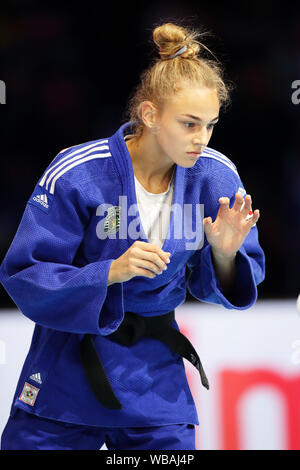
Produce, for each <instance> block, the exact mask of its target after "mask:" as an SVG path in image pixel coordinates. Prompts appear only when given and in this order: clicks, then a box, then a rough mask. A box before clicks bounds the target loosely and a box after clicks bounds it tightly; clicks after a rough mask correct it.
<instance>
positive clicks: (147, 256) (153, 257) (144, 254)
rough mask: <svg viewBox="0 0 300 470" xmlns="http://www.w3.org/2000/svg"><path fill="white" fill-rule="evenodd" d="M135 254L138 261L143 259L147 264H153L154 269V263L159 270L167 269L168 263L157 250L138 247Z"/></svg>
mask: <svg viewBox="0 0 300 470" xmlns="http://www.w3.org/2000/svg"><path fill="white" fill-rule="evenodd" d="M135 255H136V260H137V263H141V261H143V263H144V262H145V264H148V266H150V265H151V266H152V268H151V269H153V268H154V265H156V266H157V267H158V269H159V271H161V270H162V269H166V263H165V261H164V259H162V258H161V256H159V253H157V252H155V251H147V250H143V249H141V248H138V249H137V250H136V251H135ZM149 263H150V264H149ZM135 264H136V263H135Z"/></svg>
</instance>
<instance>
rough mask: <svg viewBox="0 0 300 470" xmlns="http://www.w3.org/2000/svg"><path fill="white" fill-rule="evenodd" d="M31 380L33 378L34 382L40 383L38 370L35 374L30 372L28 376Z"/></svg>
mask: <svg viewBox="0 0 300 470" xmlns="http://www.w3.org/2000/svg"><path fill="white" fill-rule="evenodd" d="M29 378H30V379H31V380H34V381H35V382H37V383H39V384H41V383H42V378H41V374H40V373H39V372H38V373H37V374H32V375H31V376H30V377H29Z"/></svg>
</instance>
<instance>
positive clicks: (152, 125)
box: [140, 101, 158, 133]
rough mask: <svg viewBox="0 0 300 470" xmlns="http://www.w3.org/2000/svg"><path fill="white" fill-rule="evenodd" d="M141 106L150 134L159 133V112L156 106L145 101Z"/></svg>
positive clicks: (144, 121)
mask: <svg viewBox="0 0 300 470" xmlns="http://www.w3.org/2000/svg"><path fill="white" fill-rule="evenodd" d="M140 106H141V108H140V112H141V116H142V120H143V123H144V124H145V126H146V127H147V128H148V129H149V131H150V132H152V133H155V132H156V131H157V119H158V110H157V108H156V106H155V105H154V104H153V103H152V101H143V102H142V103H141V105H140Z"/></svg>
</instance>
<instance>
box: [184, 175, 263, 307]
mask: <svg viewBox="0 0 300 470" xmlns="http://www.w3.org/2000/svg"><path fill="white" fill-rule="evenodd" d="M236 192H240V193H242V194H243V196H245V195H246V191H245V188H244V186H243V183H242V182H241V180H240V178H239V176H238V175H237V174H235V173H234V172H233V171H231V170H229V169H227V168H226V167H225V170H224V171H223V172H222V174H221V175H220V173H218V177H217V175H215V176H213V177H212V181H211V184H210V185H209V186H208V185H207V186H206V188H205V195H204V200H203V201H201V202H202V203H204V216H205V217H209V216H210V217H212V221H213V222H214V220H215V218H216V216H217V213H218V210H219V206H220V203H219V198H220V197H222V196H226V197H228V198H229V199H230V204H229V207H230V208H232V206H233V204H234V201H235V193H236ZM252 199H253V198H252ZM187 266H188V268H189V269H190V273H189V274H188V278H187V288H188V290H189V292H190V293H191V294H192V295H193V296H194V297H195V298H196V299H198V300H202V301H204V302H208V303H214V304H221V305H223V306H224V307H225V308H228V309H238V310H243V309H247V308H250V307H251V306H252V305H253V304H254V303H255V302H256V299H257V285H258V284H259V283H261V282H262V281H263V280H264V277H265V256H264V252H263V250H262V248H261V247H260V245H259V241H258V231H257V227H256V225H254V226H253V227H252V228H251V229H250V232H249V233H248V235H247V237H246V238H245V240H244V243H243V245H242V246H241V247H240V249H239V251H238V253H237V256H236V279H235V285H234V287H233V289H232V291H231V294H230V298H226V297H225V296H224V293H223V291H222V287H221V285H220V283H219V280H218V278H217V276H216V273H215V270H214V266H213V263H212V256H211V246H210V245H209V243H208V241H207V239H206V236H205V234H204V243H203V246H202V248H201V249H200V250H197V251H196V252H195V253H194V254H193V255H192V256H191V258H190V259H189V260H188V263H187Z"/></svg>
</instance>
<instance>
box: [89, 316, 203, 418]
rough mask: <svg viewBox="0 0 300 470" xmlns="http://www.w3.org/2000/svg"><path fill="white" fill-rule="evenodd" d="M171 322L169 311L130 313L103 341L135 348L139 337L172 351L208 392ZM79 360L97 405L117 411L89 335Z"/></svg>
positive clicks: (197, 362) (186, 344)
mask: <svg viewBox="0 0 300 470" xmlns="http://www.w3.org/2000/svg"><path fill="white" fill-rule="evenodd" d="M174 320H175V313H174V310H172V311H171V312H169V313H166V314H165V315H160V316H154V317H143V316H141V315H137V314H136V313H132V312H125V316H124V320H123V322H122V323H121V325H120V326H119V328H118V329H117V330H116V331H115V332H114V333H112V334H110V335H108V336H107V337H108V338H110V339H112V340H115V341H117V342H118V343H120V344H122V345H124V346H130V345H133V344H135V343H136V342H137V341H138V340H139V339H140V338H141V337H142V336H150V337H151V338H154V339H158V340H160V341H162V342H163V343H164V344H166V345H167V346H169V347H170V349H171V350H172V351H174V352H175V353H177V354H179V356H182V357H184V358H185V359H187V360H188V361H190V362H191V363H192V364H193V365H194V366H195V367H196V368H197V369H198V371H199V374H200V378H201V382H202V385H203V386H204V387H206V388H207V389H209V384H208V380H207V377H206V375H205V372H204V370H203V367H202V364H201V361H200V359H199V356H198V354H197V352H196V351H195V349H194V347H193V345H192V344H191V343H190V341H189V340H188V339H187V338H186V336H184V335H183V334H182V333H181V332H180V331H178V330H175V329H174V328H172V327H171V326H170V325H171V323H173V321H174ZM80 358H81V363H82V365H83V369H84V372H85V374H86V377H87V380H88V382H89V384H90V386H91V388H92V390H93V392H94V394H95V395H96V397H97V399H98V401H99V402H100V403H101V404H102V405H103V406H105V407H106V408H109V409H111V410H120V409H121V408H122V404H121V403H120V402H119V400H118V399H117V397H116V396H115V394H114V392H113V389H112V388H111V385H110V383H109V380H108V378H107V375H106V373H105V370H104V368H103V366H102V364H101V361H100V358H99V356H98V354H97V351H96V348H95V345H94V342H93V335H91V334H86V335H84V337H83V339H82V340H81V342H80Z"/></svg>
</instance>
